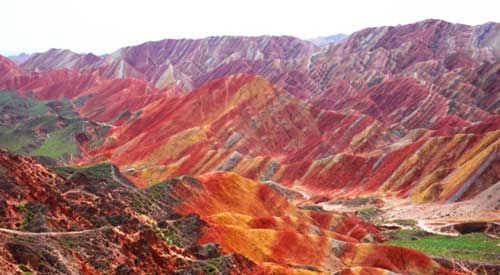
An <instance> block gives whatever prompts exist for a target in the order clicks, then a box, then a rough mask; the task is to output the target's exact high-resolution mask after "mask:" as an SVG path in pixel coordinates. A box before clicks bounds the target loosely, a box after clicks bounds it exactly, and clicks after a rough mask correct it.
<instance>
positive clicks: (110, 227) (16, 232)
mask: <svg viewBox="0 0 500 275" xmlns="http://www.w3.org/2000/svg"><path fill="white" fill-rule="evenodd" d="M112 228H113V227H112V226H109V225H107V226H103V227H99V228H95V229H87V230H81V231H68V232H27V231H19V230H14V229H7V228H0V232H4V233H8V234H14V235H21V236H31V237H41V236H53V237H57V236H74V235H82V234H88V233H93V232H98V231H105V230H110V229H112Z"/></svg>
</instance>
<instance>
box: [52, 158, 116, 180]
mask: <svg viewBox="0 0 500 275" xmlns="http://www.w3.org/2000/svg"><path fill="white" fill-rule="evenodd" d="M112 165H113V164H111V163H109V162H102V163H98V164H93V165H89V166H81V167H78V166H58V167H52V170H53V171H54V172H55V173H56V174H58V175H59V176H61V177H63V178H66V179H67V178H69V177H71V176H72V175H75V174H77V173H80V174H83V175H85V176H86V177H87V178H88V179H89V180H91V181H94V182H100V181H107V182H110V183H111V182H115V180H114V179H113V174H112V169H113V168H112Z"/></svg>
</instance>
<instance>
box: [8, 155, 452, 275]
mask: <svg viewBox="0 0 500 275" xmlns="http://www.w3.org/2000/svg"><path fill="white" fill-rule="evenodd" d="M0 167H1V168H2V170H1V174H0V180H1V183H2V184H1V186H0V187H1V188H2V189H3V192H2V193H1V197H0V202H1V203H0V205H1V211H2V212H3V213H4V215H3V216H2V227H1V228H0V234H1V235H2V238H1V241H0V246H1V248H2V249H1V253H0V257H1V258H2V262H3V263H4V264H2V267H1V270H2V271H3V272H4V273H15V272H33V271H35V272H48V273H52V274H81V273H85V274H103V273H109V272H114V273H119V274H122V273H125V274H127V273H130V272H133V273H139V274H165V273H167V274H193V273H195V274H207V273H210V272H212V273H213V272H217V273H218V274H276V273H278V274H329V273H332V272H343V273H342V274H350V273H351V272H361V271H362V272H372V273H371V274H390V272H391V271H392V272H396V273H401V274H406V273H413V274H457V273H453V272H452V271H450V270H448V269H446V268H443V267H441V266H440V265H439V264H437V263H436V262H434V261H433V260H431V259H430V258H428V257H427V256H425V255H424V254H422V253H419V252H416V251H413V250H410V249H405V248H398V247H393V246H385V245H377V244H367V243H360V242H359V241H360V240H362V239H366V238H370V239H372V240H373V239H380V232H379V231H378V229H377V228H375V227H374V226H372V225H369V224H367V223H365V222H363V221H361V220H360V219H358V218H356V217H354V216H350V215H345V214H336V213H333V212H324V211H318V210H301V209H297V208H296V207H294V206H293V205H292V204H290V203H289V202H288V201H287V199H286V198H285V197H283V196H282V195H280V194H279V193H278V192H276V191H274V190H273V189H271V188H270V187H268V186H267V185H264V184H259V183H257V182H254V181H252V180H249V179H245V178H242V177H240V176H238V175H236V174H234V173H224V172H219V173H212V174H206V175H202V176H199V177H196V178H191V177H182V178H177V179H171V180H168V181H165V182H162V183H159V184H157V185H154V186H151V187H149V188H146V189H142V190H139V189H136V188H135V187H134V186H133V185H131V183H130V182H128V181H127V180H126V179H125V178H124V177H123V176H121V175H120V174H119V172H118V171H117V168H116V167H115V166H113V165H112V164H99V165H94V166H91V167H82V168H70V167H59V168H56V169H55V170H54V171H52V170H50V169H47V168H46V167H44V166H43V165H41V164H40V163H38V162H36V161H35V160H33V159H32V158H28V157H20V156H14V155H10V154H8V153H6V152H4V151H0ZM290 242H293V243H295V244H296V246H294V248H293V249H290V246H289V245H290ZM394 255H398V256H397V257H394Z"/></svg>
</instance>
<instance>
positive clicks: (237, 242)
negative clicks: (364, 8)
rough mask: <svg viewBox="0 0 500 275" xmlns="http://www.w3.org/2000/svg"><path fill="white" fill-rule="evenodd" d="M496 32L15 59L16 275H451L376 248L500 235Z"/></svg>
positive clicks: (5, 144) (7, 108) (429, 31)
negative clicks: (396, 241) (405, 240)
mask: <svg viewBox="0 0 500 275" xmlns="http://www.w3.org/2000/svg"><path fill="white" fill-rule="evenodd" d="M499 29H500V24H498V23H487V24H483V25H478V26H468V25H462V24H452V23H449V22H445V21H441V20H425V21H422V22H417V23H414V24H408V25H402V26H396V27H390V26H387V27H376V28H367V29H363V30H360V31H358V32H355V33H353V34H351V35H349V36H348V37H346V38H345V39H343V40H341V41H338V42H336V43H330V44H328V45H325V46H323V47H319V46H316V45H314V44H313V43H312V42H310V41H303V40H300V39H298V38H294V37H290V36H277V37H274V36H261V37H236V36H235V37H231V36H222V37H209V38H205V39H179V40H174V39H167V40H161V41H155V42H146V43H143V44H140V45H136V46H130V47H125V48H121V49H119V50H117V51H115V52H113V53H111V54H109V55H105V56H95V55H93V54H77V53H74V52H71V51H69V50H56V49H53V50H49V51H47V52H44V53H38V54H35V55H32V56H30V58H29V59H27V60H26V61H24V62H23V63H21V64H16V63H15V62H13V61H12V60H9V59H8V58H5V57H1V56H0V90H1V91H0V114H2V115H1V116H0V147H2V148H4V149H6V150H8V151H9V152H6V151H2V152H1V154H0V156H1V158H0V161H1V162H0V163H1V165H2V168H1V169H0V173H3V174H2V177H3V178H2V179H1V180H0V183H2V182H4V183H5V185H4V187H5V188H4V189H5V190H6V192H5V193H3V194H2V196H3V197H1V198H2V199H3V201H5V203H2V202H1V201H0V206H3V209H4V213H6V214H5V219H4V221H3V223H2V225H1V226H0V231H1V232H0V233H1V234H4V235H5V239H8V241H6V242H1V243H0V245H3V248H2V249H3V250H2V251H4V252H2V253H0V257H3V259H4V262H5V263H8V265H6V266H5V268H4V270H5V273H7V274H10V273H15V272H20V271H19V270H22V271H23V272H33V271H38V272H46V273H47V272H49V273H50V272H52V273H63V274H67V273H75V274H76V273H79V272H80V273H85V272H87V273H89V274H103V273H118V274H129V273H139V274H143V273H145V274H160V273H161V272H170V273H173V274H197V272H198V273H201V274H204V273H208V274H210V272H212V273H217V272H220V273H221V274H276V273H277V274H330V273H335V272H340V273H339V274H364V273H370V274H393V273H396V274H407V273H413V274H455V273H453V272H455V271H457V270H458V269H459V268H458V267H456V266H454V267H453V266H451V265H448V266H449V267H450V266H451V267H450V269H453V270H454V271H451V270H448V269H447V268H444V267H442V266H441V265H440V264H438V263H437V262H435V261H434V260H432V259H430V258H429V257H428V256H425V255H424V254H422V253H420V252H416V251H414V250H411V249H406V248H401V247H394V246H387V245H384V244H380V243H381V242H384V241H385V240H386V239H387V238H389V239H392V238H394V234H393V233H394V232H393V231H391V230H398V229H397V228H407V229H409V228H411V230H412V232H413V231H417V232H416V233H415V235H413V233H411V234H410V233H408V234H410V235H411V236H412V237H411V238H417V239H419V240H420V238H426V237H428V236H433V235H429V234H434V233H436V232H437V233H440V234H444V233H446V234H448V235H458V234H460V233H463V232H476V234H483V233H482V232H485V234H487V235H488V236H494V237H498V235H499V234H500V233H499V230H498V225H497V223H496V221H498V219H500V217H499V213H498V210H499V206H498V202H497V200H498V195H496V193H495V190H497V189H498V182H500V162H499V158H498V155H499V152H500V142H499V140H500V79H499V75H500V74H499V72H500V59H499V56H500V48H499V45H500V43H499V39H500V38H499V35H498V33H499ZM0 185H2V184H0ZM7 191H9V192H7ZM0 210H1V209H0ZM356 215H358V216H360V217H362V218H364V219H365V220H361V219H359V218H358V217H357V216H356ZM369 222H376V224H377V225H376V226H375V225H373V224H371V223H369ZM128 225H130V226H128ZM2 228H3V229H2ZM388 229H389V230H388ZM419 230H420V231H419ZM35 231H42V232H56V233H55V235H53V234H51V233H47V234H45V233H44V234H42V235H36V234H34V235H33V234H32V233H33V232H35ZM422 231H426V232H422ZM63 232H72V233H63ZM398 232H399V233H397V234H400V233H401V234H406V233H405V232H406V231H398ZM429 232H430V233H429ZM408 234H407V235H405V236H407V237H408V236H409V235H408ZM67 235H68V236H67ZM73 235H75V236H77V237H78V238H76V237H75V238H69V236H73ZM20 236H21V237H20ZM22 236H26V237H29V238H35V237H36V238H37V239H36V241H35V242H28V241H26V242H24V241H22V240H19V238H21V239H22V238H23V237H22ZM61 236H63V237H65V238H63V239H60V238H59V237H61ZM481 236H482V235H481ZM66 237H68V238H66ZM450 238H451V237H450ZM417 241H418V240H417ZM492 243H493V246H494V247H496V245H497V244H496V243H494V242H493V241H492ZM12 245H14V246H12ZM461 249H462V250H463V249H465V248H461ZM458 250H460V249H458ZM458 250H457V251H458ZM16 251H21V252H22V253H21V254H16ZM36 251H43V252H40V253H35V252H36ZM375 252H376V253H375ZM426 252H428V253H429V251H426ZM23 253H24V254H23ZM430 253H434V251H432V252H430ZM468 253H469V252H468ZM469 254H472V252H471V253H469ZM447 255H448V254H447ZM488 255H491V253H490V254H488ZM434 256H442V255H434ZM447 257H449V256H447ZM471 257H472V256H471ZM488 257H489V256H488ZM142 259H144V260H142ZM461 259H462V258H461ZM467 259H469V258H467ZM486 259H490V260H491V257H490V258H486ZM441 260H442V259H441ZM440 263H443V262H442V261H440ZM464 265H465V264H464ZM443 266H445V265H443ZM23 268H24V269H26V270H24V269H23ZM44 268H49V269H44ZM59 268H60V269H59ZM493 268H495V267H493ZM235 270H238V271H239V272H240V273H231V272H234V271H235ZM176 272H177V273H176ZM190 272H191V273H190ZM457 272H458V271H457ZM492 274H495V273H492Z"/></svg>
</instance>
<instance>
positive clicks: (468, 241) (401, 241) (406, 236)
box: [387, 230, 500, 264]
mask: <svg viewBox="0 0 500 275" xmlns="http://www.w3.org/2000/svg"><path fill="white" fill-rule="evenodd" d="M422 232H423V231H419V230H400V231H399V232H397V233H396V234H395V236H393V238H394V239H393V240H391V241H388V242H387V244H390V245H397V246H404V247H409V248H413V249H416V250H419V251H422V252H424V253H426V254H429V255H432V256H437V257H444V258H453V259H457V260H473V261H480V262H486V263H495V264H499V263H500V241H499V240H494V239H491V238H489V237H488V236H486V235H485V234H483V233H471V234H465V235H460V236H458V237H451V236H442V235H434V234H429V233H422Z"/></svg>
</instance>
